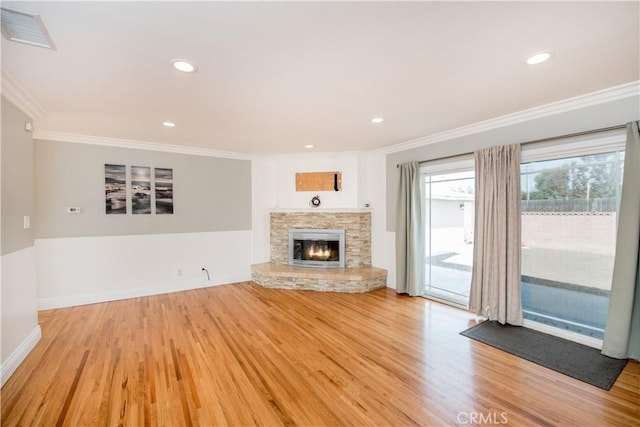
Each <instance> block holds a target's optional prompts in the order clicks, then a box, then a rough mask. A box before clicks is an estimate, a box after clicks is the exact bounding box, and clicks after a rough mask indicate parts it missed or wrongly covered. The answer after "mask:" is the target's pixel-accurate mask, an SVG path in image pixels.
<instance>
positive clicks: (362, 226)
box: [270, 212, 371, 268]
mask: <svg viewBox="0 0 640 427" xmlns="http://www.w3.org/2000/svg"><path fill="white" fill-rule="evenodd" d="M290 228H333V229H340V230H345V252H346V254H345V267H347V268H349V267H370V266H371V213H370V212H272V213H271V218H270V237H271V262H272V263H274V264H280V265H286V264H288V263H289V234H288V233H289V229H290Z"/></svg>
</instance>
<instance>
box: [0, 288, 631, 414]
mask: <svg viewBox="0 0 640 427" xmlns="http://www.w3.org/2000/svg"><path fill="white" fill-rule="evenodd" d="M475 322H476V320H475V317H474V316H472V315H470V314H469V313H467V312H465V311H462V310H458V309H455V308H451V307H448V306H444V305H441V304H438V303H434V302H430V301H427V300H425V299H422V298H410V297H406V296H397V295H396V294H395V293H394V291H393V290H390V289H380V290H377V291H374V292H370V293H366V294H335V293H316V292H308V291H287V290H274V289H263V288H261V287H259V286H257V285H255V284H253V283H250V282H247V283H239V284H232V285H226V286H218V287H212V288H205V289H199V290H192V291H186V292H180V293H173V294H165V295H158V296H151V297H145V298H135V299H130V300H124V301H116V302H110V303H104V304H94V305H87V306H79V307H72V308H65V309H59V310H51V311H46V312H41V313H40V323H41V325H42V331H43V338H42V340H41V342H40V343H39V344H38V345H37V346H36V348H35V350H34V351H33V352H32V353H31V354H30V355H29V357H28V358H27V360H26V361H25V362H24V363H23V364H22V366H20V367H19V368H18V370H17V371H16V373H15V374H14V375H13V376H12V377H11V378H10V379H9V381H8V382H7V384H6V385H5V386H4V387H3V388H2V396H1V397H2V425H6V426H13V425H38V426H40V425H42V426H48V425H51V426H53V425H56V426H57V425H69V426H81V425H91V426H101V425H105V426H116V425H124V426H138V425H166V426H181V425H201V426H210V425H242V426H244V425H256V424H257V425H265V426H277V425H301V426H305V425H308V426H317V425H393V426H400V425H421V426H444V425H478V424H486V425H505V424H507V425H512V426H524V425H535V426H546V425H576V426H614V425H615V426H624V425H629V426H632V425H638V417H639V402H640V391H639V388H640V364H638V363H636V362H631V363H628V364H627V366H626V368H625V370H624V372H623V373H622V375H621V376H620V378H619V379H618V381H617V382H616V384H615V385H614V386H613V388H612V389H611V390H610V391H608V392H607V391H604V390H601V389H598V388H596V387H593V386H590V385H588V384H585V383H582V382H580V381H578V380H575V379H572V378H569V377H566V376H564V375H562V374H559V373H556V372H554V371H551V370H548V369H546V368H543V367H541V366H538V365H535V364H533V363H530V362H527V361H526V360H523V359H520V358H518V357H515V356H512V355H509V354H507V353H504V352H502V351H500V350H496V349H494V348H492V347H489V346H486V345H484V344H480V343H478V342H475V341H473V340H471V339H469V338H466V337H463V336H461V335H459V332H460V331H462V330H464V329H466V328H468V327H470V326H472V325H473V324H475Z"/></svg>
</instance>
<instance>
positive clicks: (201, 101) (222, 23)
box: [2, 1, 640, 154]
mask: <svg viewBox="0 0 640 427" xmlns="http://www.w3.org/2000/svg"><path fill="white" fill-rule="evenodd" d="M639 5H640V3H638V2H621V3H613V2H602V3H596V2H491V3H488V2H282V3H280V2H182V1H181V2H8V1H3V2H2V6H3V7H11V8H15V9H20V10H24V11H29V12H35V13H38V14H39V15H40V16H41V18H42V20H43V22H44V24H45V26H46V28H47V30H48V31H49V33H50V35H51V38H52V39H53V42H54V44H55V46H56V50H47V49H43V48H39V47H34V46H29V45H25V44H20V43H15V42H11V41H8V40H6V39H5V38H4V37H2V69H3V72H4V73H5V75H8V76H10V77H11V80H12V81H15V82H16V83H17V84H18V85H19V87H20V88H21V89H22V90H24V91H25V92H26V93H28V94H29V95H30V97H31V98H32V99H33V100H35V102H36V103H37V104H39V106H40V107H41V108H42V110H43V111H44V114H43V115H42V117H39V118H37V120H36V121H35V126H36V128H37V129H38V130H40V131H52V132H65V133H69V134H80V135H90V136H98V137H108V138H118V139H126V140H136V141H147V142H155V143H162V144H173V145H184V146H189V147H197V148H207V149H212V150H220V151H231V152H237V153H249V154H280V153H298V152H309V151H312V152H337V151H364V150H373V149H379V148H383V147H389V146H392V145H394V144H399V143H403V142H406V141H409V140H412V139H415V138H420V137H425V136H428V135H432V134H435V133H438V132H442V131H447V130H451V129H455V128H458V127H461V126H465V125H469V124H472V123H476V122H479V121H482V120H487V119H490V118H494V117H498V116H501V115H505V114H509V113H513V112H516V111H520V110H524V109H528V108H532V107H536V106H540V105H543V104H547V103H550V102H554V101H559V100H562V99H566V98H569V97H573V96H578V95H582V94H585V93H589V92H593V91H596V90H600V89H604V88H608V87H612V86H616V85H620V84H624V83H628V82H632V81H637V80H639V79H640V70H639V67H640V65H639V64H640V52H639V51H640V47H639V44H640V41H639V40H640V36H639V34H640V29H639V25H640V24H639V22H640V12H639ZM540 51H550V52H552V53H553V56H552V58H551V60H549V61H548V62H546V63H543V64H540V65H537V66H529V65H526V64H525V59H526V57H527V56H528V55H530V54H533V53H536V52H540ZM174 58H185V59H189V60H191V61H193V62H194V63H195V64H196V65H197V67H198V71H197V72H196V73H193V74H185V73H180V72H179V71H176V70H174V69H172V68H171V66H170V60H172V59H174ZM377 116H382V117H384V119H385V120H384V122H383V123H380V124H373V123H371V118H373V117H377ZM163 121H172V122H175V123H176V127H174V128H166V127H164V126H162V122H163ZM306 144H313V145H314V146H315V147H314V148H313V149H311V150H309V149H305V148H304V145H306Z"/></svg>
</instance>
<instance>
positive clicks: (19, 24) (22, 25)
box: [1, 7, 55, 49]
mask: <svg viewBox="0 0 640 427" xmlns="http://www.w3.org/2000/svg"><path fill="white" fill-rule="evenodd" d="M1 9H2V15H1V16H2V34H3V35H4V36H5V37H6V38H7V39H8V40H12V41H14V42H18V43H26V44H30V45H32V46H39V47H44V48H47V49H55V46H54V45H53V41H52V40H51V37H49V33H48V32H47V29H46V28H45V27H44V24H43V23H42V19H40V16H39V15H37V14H35V13H30V12H23V11H19V10H15V9H9V8H6V7H2V8H1Z"/></svg>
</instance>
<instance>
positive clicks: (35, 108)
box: [0, 70, 46, 120]
mask: <svg viewBox="0 0 640 427" xmlns="http://www.w3.org/2000/svg"><path fill="white" fill-rule="evenodd" d="M1 76H2V77H1V78H2V84H1V85H0V87H1V90H2V96H4V97H6V98H7V99H8V100H9V101H11V102H12V103H13V104H14V105H15V106H16V107H18V108H19V109H20V110H22V111H23V112H24V113H25V114H26V115H28V116H29V117H31V119H34V120H37V119H41V118H43V117H44V116H45V115H46V111H45V109H44V108H42V106H41V105H40V104H38V102H37V101H36V100H35V98H34V97H32V96H31V95H29V92H27V90H26V89H25V88H24V87H23V86H22V85H21V84H20V83H19V82H18V81H17V80H16V79H15V78H14V77H13V76H12V75H11V74H9V73H8V72H7V71H5V70H2V74H1Z"/></svg>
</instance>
